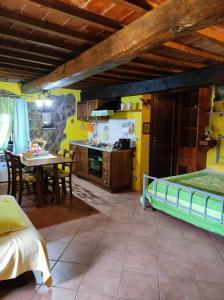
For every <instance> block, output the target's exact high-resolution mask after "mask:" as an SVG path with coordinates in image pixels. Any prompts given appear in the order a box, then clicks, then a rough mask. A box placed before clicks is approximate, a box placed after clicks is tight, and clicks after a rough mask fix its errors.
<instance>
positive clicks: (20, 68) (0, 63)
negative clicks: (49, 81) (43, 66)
mask: <svg viewBox="0 0 224 300" xmlns="http://www.w3.org/2000/svg"><path fill="white" fill-rule="evenodd" d="M0 66H1V67H3V68H10V69H13V70H16V71H24V72H29V73H30V74H32V75H33V76H34V77H38V76H43V75H44V74H46V71H45V72H44V71H41V70H35V69H30V68H27V67H24V66H19V65H15V64H13V63H7V62H4V61H2V60H1V61H0Z"/></svg>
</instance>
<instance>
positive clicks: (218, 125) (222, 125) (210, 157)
mask: <svg viewBox="0 0 224 300" xmlns="http://www.w3.org/2000/svg"><path fill="white" fill-rule="evenodd" d="M214 103H215V109H216V111H221V110H222V109H223V107H224V101H215V102H214ZM209 124H210V125H211V127H212V130H213V134H212V137H213V138H216V137H217V134H221V135H224V116H223V117H222V116H219V115H211V116H210V118H209ZM220 155H221V156H224V142H223V141H222V143H221V147H220ZM215 159H216V152H215V148H212V149H210V150H209V151H208V154H207V166H209V165H210V164H214V163H215ZM220 162H224V159H220Z"/></svg>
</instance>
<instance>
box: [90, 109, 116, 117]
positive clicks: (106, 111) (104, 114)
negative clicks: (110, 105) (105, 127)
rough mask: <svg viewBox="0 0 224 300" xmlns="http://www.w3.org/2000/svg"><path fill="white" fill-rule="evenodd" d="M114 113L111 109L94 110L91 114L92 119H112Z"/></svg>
mask: <svg viewBox="0 0 224 300" xmlns="http://www.w3.org/2000/svg"><path fill="white" fill-rule="evenodd" d="M113 114H114V111H113V110H111V109H100V110H93V111H92V112H91V117H112V116H113Z"/></svg>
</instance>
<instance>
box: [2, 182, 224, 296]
mask: <svg viewBox="0 0 224 300" xmlns="http://www.w3.org/2000/svg"><path fill="white" fill-rule="evenodd" d="M73 186H74V195H75V196H76V197H74V198H73V199H72V200H70V199H67V201H66V202H65V204H64V205H61V206H50V207H45V208H41V209H37V208H35V206H33V202H32V199H31V197H26V199H25V201H24V204H23V206H24V207H23V208H24V211H25V212H26V213H27V214H28V216H29V217H30V219H31V221H32V222H33V224H34V225H35V226H36V227H37V228H38V229H39V231H40V232H41V234H42V235H43V236H44V238H45V239H46V241H47V245H48V251H49V258H50V264H51V268H52V277H53V287H52V288H51V289H47V288H46V287H45V286H43V285H41V276H40V274H36V281H35V280H30V282H29V283H28V284H27V285H26V286H24V287H22V288H15V287H13V284H11V285H9V283H3V284H1V286H0V299H10V300H14V299H15V300H20V299H26V300H28V299H35V300H36V299H54V300H57V299H59V300H63V299H65V300H70V299H75V300H151V299H153V300H157V299H161V300H182V299H185V300H187V299H189V300H197V299H206V300H223V299H224V239H223V238H222V237H220V236H216V235H214V234H210V233H208V232H206V231H203V230H200V229H197V228H196V227H194V226H191V225H189V224H187V223H184V222H181V221H177V220H176V219H174V218H172V217H170V216H167V215H165V214H163V213H161V212H158V211H156V212H154V211H143V210H142V209H141V207H140V205H139V194H137V193H123V194H110V193H108V192H105V191H104V190H102V189H100V188H98V187H96V186H94V185H92V184H90V183H87V182H86V181H83V180H81V179H79V178H76V177H74V184H73ZM0 193H1V194H3V193H4V190H3V188H1V187H0Z"/></svg>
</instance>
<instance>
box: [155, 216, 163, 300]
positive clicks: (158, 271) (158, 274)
mask: <svg viewBox="0 0 224 300" xmlns="http://www.w3.org/2000/svg"><path fill="white" fill-rule="evenodd" d="M155 230H156V232H155V243H156V253H157V276H158V288H159V299H160V300H161V299H162V296H161V283H160V267H159V266H160V264H159V248H158V241H157V214H156V215H155Z"/></svg>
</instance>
